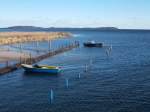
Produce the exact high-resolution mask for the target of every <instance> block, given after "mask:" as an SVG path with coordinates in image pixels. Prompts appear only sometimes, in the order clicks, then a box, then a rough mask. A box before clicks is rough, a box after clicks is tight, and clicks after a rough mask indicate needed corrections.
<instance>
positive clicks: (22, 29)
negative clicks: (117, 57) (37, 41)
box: [0, 26, 150, 32]
mask: <svg viewBox="0 0 150 112" xmlns="http://www.w3.org/2000/svg"><path fill="white" fill-rule="evenodd" d="M7 31H10V32H14V31H19V32H30V31H31V32H59V31H60V32H64V31H150V29H120V28H117V27H79V28H77V27H48V28H44V27H35V26H12V27H7V28H0V32H7Z"/></svg>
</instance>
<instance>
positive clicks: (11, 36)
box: [0, 32, 72, 45]
mask: <svg viewBox="0 0 150 112" xmlns="http://www.w3.org/2000/svg"><path fill="white" fill-rule="evenodd" d="M71 36H72V34H71V33H68V32H0V45H7V44H15V43H24V42H34V41H49V40H53V39H57V38H64V37H71Z"/></svg>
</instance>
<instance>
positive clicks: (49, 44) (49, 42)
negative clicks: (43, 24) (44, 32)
mask: <svg viewBox="0 0 150 112" xmlns="http://www.w3.org/2000/svg"><path fill="white" fill-rule="evenodd" d="M50 50H51V40H49V41H48V51H49V52H50Z"/></svg>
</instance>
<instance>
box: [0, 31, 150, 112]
mask: <svg viewBox="0 0 150 112" xmlns="http://www.w3.org/2000/svg"><path fill="white" fill-rule="evenodd" d="M73 33H74V34H75V37H74V38H72V40H79V41H80V42H81V44H82V42H84V41H87V40H98V41H102V42H105V43H106V44H112V46H113V50H112V53H111V55H110V57H107V56H106V52H105V49H101V48H84V47H83V46H82V45H81V46H80V48H77V49H74V50H72V51H69V52H66V53H64V54H60V55H57V56H54V57H52V58H49V59H46V60H43V61H41V62H40V64H49V65H59V66H62V67H63V68H64V70H63V72H62V73H61V74H60V75H57V76H50V75H44V74H39V75H36V74H25V73H24V71H23V69H20V70H17V71H14V72H12V73H9V74H7V75H3V76H0V112H149V111H150V52H149V51H150V32H148V31H145V32H142V31H131V32H130V31H121V32H98V31H91V32H86V31H82V32H79V31H78V32H73ZM46 47H47V46H46ZM90 60H92V62H93V65H92V66H91V67H90V69H89V70H88V72H87V73H85V72H84V66H85V64H89V63H90ZM79 73H80V74H81V77H80V78H79V76H78V74H79ZM66 79H69V87H68V88H66V85H65V80H66ZM51 89H53V91H54V100H53V102H52V104H50V100H49V98H50V96H49V94H50V90H51Z"/></svg>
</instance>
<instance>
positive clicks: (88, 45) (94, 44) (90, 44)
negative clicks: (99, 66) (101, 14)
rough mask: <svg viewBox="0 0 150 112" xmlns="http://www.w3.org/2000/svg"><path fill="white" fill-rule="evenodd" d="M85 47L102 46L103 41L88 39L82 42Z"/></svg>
mask: <svg viewBox="0 0 150 112" xmlns="http://www.w3.org/2000/svg"><path fill="white" fill-rule="evenodd" d="M83 45H84V46H85V47H103V43H101V42H95V41H88V42H85V43H83Z"/></svg>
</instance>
